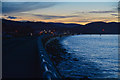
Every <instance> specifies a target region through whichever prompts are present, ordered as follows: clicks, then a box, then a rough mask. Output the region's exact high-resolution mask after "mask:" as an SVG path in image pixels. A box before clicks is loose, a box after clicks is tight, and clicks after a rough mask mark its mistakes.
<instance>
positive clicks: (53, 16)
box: [34, 15, 78, 19]
mask: <svg viewBox="0 0 120 80" xmlns="http://www.w3.org/2000/svg"><path fill="white" fill-rule="evenodd" d="M34 16H38V17H41V18H43V19H57V18H71V17H78V16H76V15H73V16H55V15H34Z"/></svg>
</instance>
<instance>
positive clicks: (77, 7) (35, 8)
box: [2, 2, 118, 25]
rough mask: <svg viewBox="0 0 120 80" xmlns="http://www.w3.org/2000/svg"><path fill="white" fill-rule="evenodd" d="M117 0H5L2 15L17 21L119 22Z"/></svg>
mask: <svg viewBox="0 0 120 80" xmlns="http://www.w3.org/2000/svg"><path fill="white" fill-rule="evenodd" d="M117 7H118V3H117V2H3V3H2V17H3V18H5V19H9V20H15V21H44V22H59V23H77V24H83V25H84V24H87V23H90V22H96V21H104V22H118V9H117Z"/></svg>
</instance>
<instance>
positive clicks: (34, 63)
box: [2, 38, 41, 80]
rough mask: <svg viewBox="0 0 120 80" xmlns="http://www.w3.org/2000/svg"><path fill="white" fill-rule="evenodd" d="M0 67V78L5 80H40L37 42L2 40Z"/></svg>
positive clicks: (32, 40)
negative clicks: (0, 71) (0, 72)
mask: <svg viewBox="0 0 120 80" xmlns="http://www.w3.org/2000/svg"><path fill="white" fill-rule="evenodd" d="M2 67H3V68H2V70H3V71H2V78H3V79H5V80H6V79H12V80H14V79H15V80H18V79H39V78H41V72H40V62H39V57H38V50H37V40H36V39H34V38H29V39H26V38H21V39H14V40H3V52H2Z"/></svg>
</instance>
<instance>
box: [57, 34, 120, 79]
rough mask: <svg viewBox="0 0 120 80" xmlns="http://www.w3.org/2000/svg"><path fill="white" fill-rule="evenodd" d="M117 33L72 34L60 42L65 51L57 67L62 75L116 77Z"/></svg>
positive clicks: (117, 58) (117, 63) (117, 59)
mask: <svg viewBox="0 0 120 80" xmlns="http://www.w3.org/2000/svg"><path fill="white" fill-rule="evenodd" d="M118 43H119V36H118V35H74V36H68V37H64V39H63V40H62V41H61V42H60V44H61V45H62V47H63V48H64V49H66V51H67V53H66V54H65V55H64V56H63V57H64V58H66V59H65V60H63V61H61V62H60V63H59V64H58V65H57V68H58V70H59V72H60V74H61V75H62V76H64V77H66V78H67V77H71V78H81V77H88V78H118V77H119V75H118V74H119V72H120V70H119V62H118V61H119V57H118V56H119V52H118V49H119V46H118Z"/></svg>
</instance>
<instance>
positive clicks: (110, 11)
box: [88, 11, 116, 13]
mask: <svg viewBox="0 0 120 80" xmlns="http://www.w3.org/2000/svg"><path fill="white" fill-rule="evenodd" d="M88 13H116V11H90V12H88Z"/></svg>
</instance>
